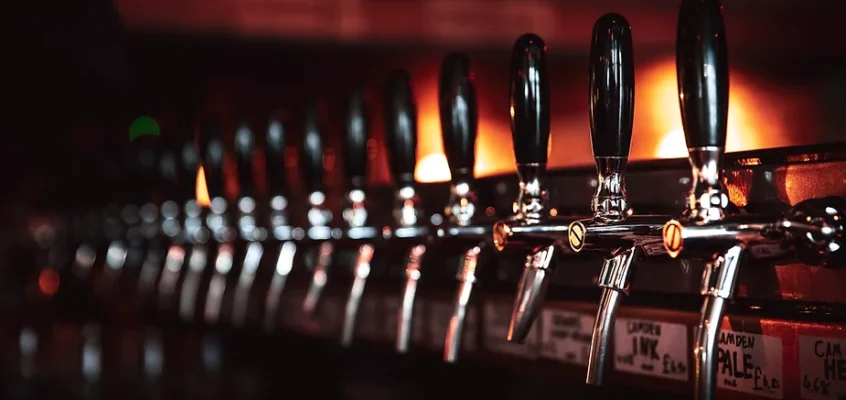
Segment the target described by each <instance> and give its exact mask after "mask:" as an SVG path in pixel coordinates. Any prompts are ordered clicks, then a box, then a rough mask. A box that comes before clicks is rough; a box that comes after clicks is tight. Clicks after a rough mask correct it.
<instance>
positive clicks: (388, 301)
mask: <svg viewBox="0 0 846 400" xmlns="http://www.w3.org/2000/svg"><path fill="white" fill-rule="evenodd" d="M384 304H385V333H384V336H385V338H387V339H388V340H389V341H392V342H394V343H395V342H396V340H397V330H398V328H399V327H398V325H397V324H398V323H399V322H398V321H399V311H400V307H402V300H401V299H400V298H399V297H387V298H385V302H384ZM424 312H425V310H424V309H423V302H422V301H419V300H418V301H416V302H415V303H414V314H413V316H412V317H411V343H412V344H417V345H426V344H427V341H426V324H425V322H426V316H425V314H424Z"/></svg>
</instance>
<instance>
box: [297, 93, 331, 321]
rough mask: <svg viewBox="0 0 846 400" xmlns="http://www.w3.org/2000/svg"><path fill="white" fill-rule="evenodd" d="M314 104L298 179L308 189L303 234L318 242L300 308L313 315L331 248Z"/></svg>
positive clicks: (320, 137) (306, 127) (307, 120)
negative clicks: (305, 223)
mask: <svg viewBox="0 0 846 400" xmlns="http://www.w3.org/2000/svg"><path fill="white" fill-rule="evenodd" d="M318 118H319V115H318V110H317V105H316V104H315V103H310V104H309V105H308V106H307V107H306V112H305V123H304V125H303V128H304V132H303V133H304V135H303V145H302V154H301V155H300V160H301V165H300V170H301V171H302V174H303V175H302V179H303V182H304V183H305V186H306V190H307V191H308V204H309V210H308V224H309V228H308V230H307V232H306V235H307V236H308V238H309V239H310V240H314V241H317V242H319V243H320V244H319V246H318V249H317V254H316V257H315V264H314V266H313V269H312V277H311V282H310V283H309V286H308V291H307V292H306V297H305V300H304V301H303V311H304V312H305V313H306V314H307V315H309V316H314V315H316V313H317V310H318V307H319V306H320V301H321V299H322V296H323V290H324V289H325V288H326V282H327V279H328V277H329V266H330V264H331V263H332V253H333V251H334V247H333V245H332V242H330V241H328V240H327V239H329V238H330V237H331V233H332V229H331V228H330V227H329V224H330V223H331V222H332V212H331V211H329V210H328V209H327V208H326V194H325V187H324V184H323V142H324V137H323V133H322V132H321V127H320V124H319V121H318Z"/></svg>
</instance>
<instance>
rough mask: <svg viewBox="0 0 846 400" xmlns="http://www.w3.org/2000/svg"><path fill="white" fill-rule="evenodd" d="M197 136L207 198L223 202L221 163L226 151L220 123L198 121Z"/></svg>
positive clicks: (211, 120)
mask: <svg viewBox="0 0 846 400" xmlns="http://www.w3.org/2000/svg"><path fill="white" fill-rule="evenodd" d="M198 136H199V143H200V159H201V165H202V167H203V171H204V174H205V178H206V188H207V189H208V192H209V197H210V198H211V199H213V200H215V199H221V200H223V198H224V196H225V183H224V172H223V163H224V155H225V154H224V153H225V151H226V150H225V148H224V145H223V128H222V126H221V123H220V121H218V120H217V119H212V118H207V119H204V120H202V121H200V125H199V129H198ZM224 202H225V201H224ZM212 205H213V206H215V204H212ZM224 208H225V207H224Z"/></svg>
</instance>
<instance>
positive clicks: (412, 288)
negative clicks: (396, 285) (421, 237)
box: [396, 244, 426, 354]
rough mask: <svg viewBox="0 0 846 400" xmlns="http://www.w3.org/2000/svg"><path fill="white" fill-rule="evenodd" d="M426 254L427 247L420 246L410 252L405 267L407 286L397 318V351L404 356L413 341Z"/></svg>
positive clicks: (403, 292)
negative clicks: (416, 307)
mask: <svg viewBox="0 0 846 400" xmlns="http://www.w3.org/2000/svg"><path fill="white" fill-rule="evenodd" d="M425 254H426V246H424V245H422V244H418V245H417V246H414V247H412V248H411V250H409V254H408V262H407V263H406V265H405V286H404V288H403V291H402V300H401V301H402V303H401V305H400V309H399V311H398V313H399V316H398V317H397V323H398V326H397V338H396V351H397V353H400V354H403V353H406V352H407V351H408V346H409V343H410V341H411V332H412V330H411V328H412V327H411V324H412V322H413V321H414V305H415V302H416V296H417V281H419V280H420V262H421V261H422V259H423V256H424V255H425Z"/></svg>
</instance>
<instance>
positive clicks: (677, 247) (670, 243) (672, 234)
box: [661, 219, 684, 258]
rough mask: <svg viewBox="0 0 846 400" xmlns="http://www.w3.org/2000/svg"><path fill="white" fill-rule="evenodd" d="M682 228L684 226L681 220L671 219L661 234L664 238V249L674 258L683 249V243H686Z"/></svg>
mask: <svg viewBox="0 0 846 400" xmlns="http://www.w3.org/2000/svg"><path fill="white" fill-rule="evenodd" d="M682 229H684V228H683V227H682V224H681V223H680V222H679V221H676V220H674V219H671V220H669V221H667V223H666V224H664V229H663V230H662V232H661V236H663V239H664V249H666V250H667V254H668V255H669V256H670V257H672V258H676V257H678V255H679V253H681V251H682V243H684V239H682Z"/></svg>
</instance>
